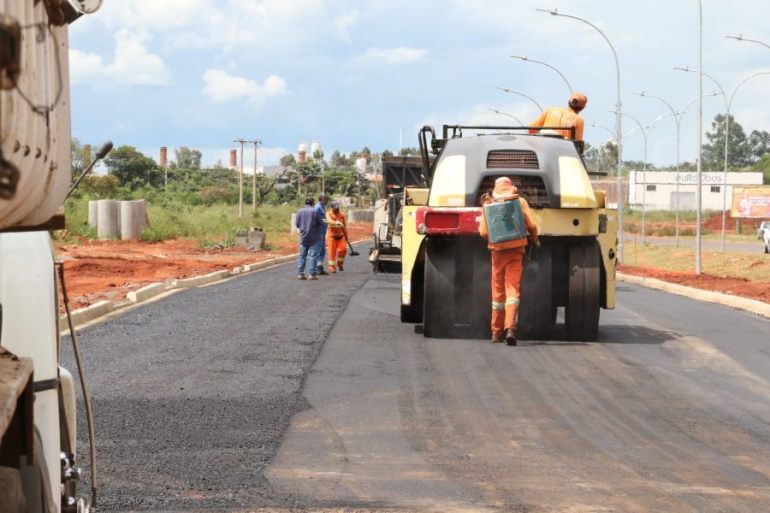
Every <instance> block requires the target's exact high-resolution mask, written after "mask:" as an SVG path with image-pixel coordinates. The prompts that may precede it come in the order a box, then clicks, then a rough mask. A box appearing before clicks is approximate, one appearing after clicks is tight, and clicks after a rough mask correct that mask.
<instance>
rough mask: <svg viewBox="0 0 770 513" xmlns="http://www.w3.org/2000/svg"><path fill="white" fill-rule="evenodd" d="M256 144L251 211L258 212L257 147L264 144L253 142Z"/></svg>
mask: <svg viewBox="0 0 770 513" xmlns="http://www.w3.org/2000/svg"><path fill="white" fill-rule="evenodd" d="M251 142H252V143H254V176H253V177H252V179H251V210H252V211H254V212H256V211H257V147H258V146H259V145H260V144H262V141H261V140H259V139H254V140H253V141H251Z"/></svg>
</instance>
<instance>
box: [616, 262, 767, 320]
mask: <svg viewBox="0 0 770 513" xmlns="http://www.w3.org/2000/svg"><path fill="white" fill-rule="evenodd" d="M616 278H617V279H618V281H624V282H627V283H636V284H638V285H643V286H645V287H650V288H653V289H658V290H662V291H664V292H671V293H672V294H679V295H680V296H687V297H690V298H693V299H698V300H700V301H708V302H709V303H716V304H720V305H724V306H729V307H732V308H738V309H740V310H746V311H747V312H750V313H753V314H755V315H759V316H762V317H766V318H768V319H770V305H769V304H767V303H763V302H762V301H757V300H755V299H748V298H745V297H739V296H731V295H730V294H723V293H721V292H714V291H711V290H702V289H696V288H693V287H686V286H684V285H679V284H677V283H669V282H667V281H663V280H658V279H656V278H646V277H643V276H635V275H631V274H624V273H617V274H616Z"/></svg>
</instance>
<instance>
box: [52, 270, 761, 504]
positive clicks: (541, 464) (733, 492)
mask: <svg viewBox="0 0 770 513" xmlns="http://www.w3.org/2000/svg"><path fill="white" fill-rule="evenodd" d="M398 297H399V278H398V276H393V275H374V276H373V275H371V271H370V268H369V266H368V264H367V263H366V260H365V256H363V255H362V256H361V257H357V258H350V259H349V260H348V267H347V270H346V271H345V272H344V273H342V274H341V275H337V276H333V277H328V278H325V279H323V280H322V281H318V282H297V281H296V280H295V279H294V272H293V267H291V266H281V267H279V268H275V269H272V270H268V271H265V272H260V273H256V274H251V275H247V276H243V277H240V278H237V279H234V280H231V281H228V282H226V283H223V284H219V285H213V286H209V287H205V288H200V289H195V290H190V291H185V292H181V293H178V294H175V295H172V296H170V297H168V298H166V299H163V300H161V301H158V302H156V303H153V304H149V305H147V306H144V307H141V308H139V309H136V310H134V311H131V312H129V313H127V314H125V315H124V316H122V317H120V318H118V319H114V320H111V321H109V322H107V323H105V324H102V325H99V326H95V327H92V328H88V329H86V330H84V332H83V333H82V335H81V343H82V344H83V346H84V351H85V352H86V354H87V361H86V365H87V368H88V369H89V375H90V379H91V386H92V394H93V396H94V407H95V414H96V418H97V441H98V449H99V461H100V479H101V483H102V486H101V489H100V509H102V510H104V511H107V510H110V511H116V510H129V509H137V510H190V509H204V508H207V509H215V510H221V509H232V508H236V509H244V508H245V509H249V510H250V509H253V508H267V509H266V510H264V511H277V510H280V511H308V510H312V511H321V510H325V509H328V510H334V511H340V510H344V511H349V510H355V511H393V510H396V511H522V512H533V513H540V512H557V511H558V512H568V513H588V512H623V513H626V512H629V513H634V512H660V511H666V512H672V513H679V512H688V513H689V512H698V513H701V512H756V511H768V510H770V345H768V343H769V342H770V336H768V334H769V333H770V321H768V320H766V319H760V318H757V317H753V316H751V315H748V314H746V313H744V312H741V311H738V310H733V309H730V308H726V307H721V306H717V305H713V304H709V303H702V302H698V301H694V300H691V299H688V298H685V297H681V296H675V295H669V294H665V293H663V292H658V291H654V290H650V289H646V288H644V287H640V286H633V285H627V284H619V285H618V308H617V309H616V310H614V311H603V312H602V319H601V327H600V331H599V333H600V339H599V341H598V342H596V343H590V344H582V343H567V342H563V341H559V340H554V341H550V342H545V343H544V342H537V343H530V342H527V341H522V345H521V346H520V347H507V346H505V345H500V344H491V343H488V342H486V341H478V340H438V339H425V338H423V336H422V335H417V334H415V333H414V329H413V326H412V325H408V324H401V323H400V322H399V319H398ZM322 347H323V350H322V351H321V348H322ZM67 366H68V367H69V368H70V369H74V365H72V364H71V363H70V362H67ZM85 448H87V444H86V439H85V438H84V437H83V436H82V435H81V437H80V449H81V451H80V457H81V462H84V460H85V459H86V455H87V453H86V451H84V449H85ZM260 511H263V510H260Z"/></svg>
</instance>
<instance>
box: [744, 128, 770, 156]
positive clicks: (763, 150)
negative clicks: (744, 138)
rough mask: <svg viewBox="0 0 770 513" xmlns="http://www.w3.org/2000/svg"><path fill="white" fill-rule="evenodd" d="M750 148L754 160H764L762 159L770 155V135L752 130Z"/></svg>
mask: <svg viewBox="0 0 770 513" xmlns="http://www.w3.org/2000/svg"><path fill="white" fill-rule="evenodd" d="M749 148H750V151H751V157H752V159H753V160H757V161H758V160H762V157H764V156H765V155H766V154H768V153H770V133H768V132H766V131H764V130H762V131H759V130H752V132H751V134H750V135H749Z"/></svg>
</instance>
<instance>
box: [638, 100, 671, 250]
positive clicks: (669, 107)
mask: <svg viewBox="0 0 770 513" xmlns="http://www.w3.org/2000/svg"><path fill="white" fill-rule="evenodd" d="M634 94H636V95H639V96H642V97H644V98H654V99H656V100H658V101H660V102H661V103H663V104H664V105H665V106H666V107H668V110H670V111H671V116H672V117H673V118H674V123H675V125H676V179H675V181H676V218H675V221H674V240H675V241H676V247H679V127H680V125H681V123H680V122H681V120H682V119H681V117H680V116H679V115H678V114H677V112H676V110H674V107H672V106H671V104H670V103H668V102H667V101H666V100H664V99H663V98H661V97H660V96H654V95H652V94H647V93H645V92H644V91H642V92H640V93H634Z"/></svg>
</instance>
